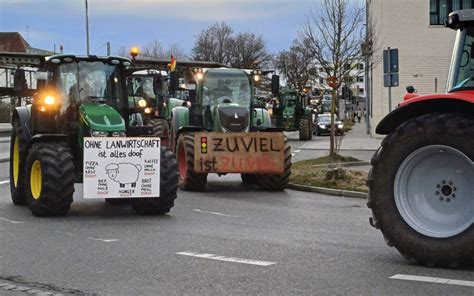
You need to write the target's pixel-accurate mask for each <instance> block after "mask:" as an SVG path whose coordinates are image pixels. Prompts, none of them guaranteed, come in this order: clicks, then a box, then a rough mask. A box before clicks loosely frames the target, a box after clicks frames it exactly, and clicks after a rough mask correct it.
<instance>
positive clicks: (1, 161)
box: [0, 157, 10, 163]
mask: <svg viewBox="0 0 474 296" xmlns="http://www.w3.org/2000/svg"><path fill="white" fill-rule="evenodd" d="M9 161H10V158H9V157H8V158H0V163H3V162H9Z"/></svg>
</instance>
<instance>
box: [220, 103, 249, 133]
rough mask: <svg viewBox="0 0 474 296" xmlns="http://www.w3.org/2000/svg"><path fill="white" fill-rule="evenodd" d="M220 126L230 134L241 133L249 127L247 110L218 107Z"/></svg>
mask: <svg viewBox="0 0 474 296" xmlns="http://www.w3.org/2000/svg"><path fill="white" fill-rule="evenodd" d="M219 119H220V121H221V125H222V126H223V127H224V128H225V129H226V130H229V131H231V132H242V131H245V129H246V128H247V127H248V125H249V110H248V109H247V108H244V107H220V108H219Z"/></svg>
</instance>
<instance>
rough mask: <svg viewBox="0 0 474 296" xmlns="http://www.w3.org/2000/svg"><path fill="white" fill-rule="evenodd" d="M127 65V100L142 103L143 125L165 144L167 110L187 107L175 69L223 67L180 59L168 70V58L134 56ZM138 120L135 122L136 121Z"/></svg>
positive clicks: (216, 64)
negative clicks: (129, 64)
mask: <svg viewBox="0 0 474 296" xmlns="http://www.w3.org/2000/svg"><path fill="white" fill-rule="evenodd" d="M131 56H132V57H133V63H132V65H131V66H130V67H129V68H128V77H127V87H128V93H129V100H130V101H131V102H138V103H139V104H140V105H141V107H142V112H141V118H142V119H143V124H144V125H145V126H151V127H153V135H154V136H157V137H160V138H161V139H162V143H163V145H166V146H168V137H169V126H170V123H171V110H173V109H174V108H175V107H178V106H182V107H189V106H190V103H189V90H188V89H187V88H186V83H179V72H180V71H181V72H183V71H184V72H186V71H189V69H191V67H195V66H205V67H210V68H216V67H223V66H224V65H221V64H219V63H214V62H205V61H199V62H197V61H181V62H179V63H178V67H177V69H176V70H175V71H170V70H169V68H168V67H169V61H168V60H163V59H146V60H141V59H135V57H136V56H137V54H135V53H132V52H131ZM185 78H186V77H185ZM136 123H137V124H139V122H136Z"/></svg>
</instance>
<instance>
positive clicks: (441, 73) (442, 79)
mask: <svg viewBox="0 0 474 296" xmlns="http://www.w3.org/2000/svg"><path fill="white" fill-rule="evenodd" d="M472 2H473V0H397V1H391V0H367V9H368V24H369V25H370V26H372V28H373V29H374V32H375V36H376V37H375V40H376V42H375V43H374V45H373V52H374V55H373V58H374V64H373V65H372V67H370V69H369V72H368V79H369V81H370V82H371V83H370V87H369V89H368V91H369V92H370V93H369V101H370V104H369V106H368V107H369V122H370V132H371V134H372V135H373V136H377V135H376V134H375V128H376V126H377V124H378V123H379V122H380V120H381V119H382V118H383V117H384V116H385V115H386V114H388V113H389V109H390V107H391V109H392V110H393V109H394V108H395V107H396V106H397V105H398V103H399V102H400V101H402V100H403V96H404V94H405V93H406V87H407V86H408V85H413V86H414V87H415V89H417V91H418V93H420V94H427V93H437V92H438V93H439V92H444V91H445V84H446V80H447V76H448V70H449V64H450V61H451V54H452V49H453V44H454V39H455V31H453V30H451V29H447V28H444V26H443V22H444V19H445V18H446V16H447V15H448V13H449V12H451V11H453V10H457V9H462V8H472V4H473V3H472ZM388 47H390V48H397V49H398V54H399V86H398V87H392V88H391V97H392V104H391V106H389V97H388V96H389V90H388V88H387V87H384V80H383V59H382V53H383V50H384V49H387V48H388ZM366 78H367V77H366Z"/></svg>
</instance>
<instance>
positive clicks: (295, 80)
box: [274, 40, 317, 91]
mask: <svg viewBox="0 0 474 296" xmlns="http://www.w3.org/2000/svg"><path fill="white" fill-rule="evenodd" d="M274 64H275V67H276V68H277V69H278V70H279V72H280V73H282V74H283V76H284V77H285V79H286V80H287V82H288V84H289V85H290V86H291V87H294V88H296V89H298V90H299V91H303V89H304V87H305V85H306V84H307V83H308V81H310V80H311V79H312V78H314V77H315V76H316V74H317V73H316V69H315V68H314V67H312V65H311V53H310V51H309V50H308V48H307V47H305V46H304V45H303V44H301V43H300V42H299V41H298V40H294V41H293V45H292V46H291V47H290V49H289V50H286V51H282V52H280V53H279V54H278V55H277V56H276V58H275V60H274Z"/></svg>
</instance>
